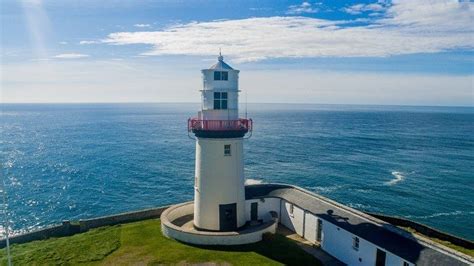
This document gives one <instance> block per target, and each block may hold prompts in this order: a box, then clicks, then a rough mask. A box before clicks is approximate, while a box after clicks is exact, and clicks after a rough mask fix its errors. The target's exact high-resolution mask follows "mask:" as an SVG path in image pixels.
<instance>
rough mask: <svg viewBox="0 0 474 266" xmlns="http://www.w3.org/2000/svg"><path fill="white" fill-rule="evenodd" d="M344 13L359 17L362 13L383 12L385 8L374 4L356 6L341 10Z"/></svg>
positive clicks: (379, 4)
mask: <svg viewBox="0 0 474 266" xmlns="http://www.w3.org/2000/svg"><path fill="white" fill-rule="evenodd" d="M342 10H343V11H344V12H346V13H349V14H351V15H359V14H362V13H363V12H369V11H371V12H381V11H383V10H385V7H384V5H383V4H381V3H374V4H356V5H352V6H349V7H345V8H343V9H342Z"/></svg>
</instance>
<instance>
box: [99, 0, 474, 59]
mask: <svg viewBox="0 0 474 266" xmlns="http://www.w3.org/2000/svg"><path fill="white" fill-rule="evenodd" d="M371 8H372V9H373V10H375V9H376V8H374V7H373V6H372V7H371ZM473 11H474V3H470V2H461V3H460V2H457V1H449V0H446V1H434V0H433V1H421V0H420V1H408V0H403V1H402V0H398V1H394V2H393V3H392V5H391V6H389V7H387V9H386V11H385V13H384V15H382V16H378V17H373V18H371V19H366V21H365V22H364V25H360V23H356V22H360V21H359V20H357V19H356V20H349V21H335V20H325V19H317V18H309V17H258V18H247V19H237V20H219V21H210V22H191V23H187V24H176V25H173V26H169V27H167V28H164V29H163V30H160V31H141V32H115V33H111V34H109V35H108V36H107V38H106V39H104V40H101V42H103V43H106V44H111V45H131V44H146V45H150V46H151V49H150V50H148V51H144V52H143V53H141V55H146V56H152V55H197V56H208V55H214V54H215V53H216V49H217V48H218V47H222V48H223V49H224V53H225V54H226V55H227V56H230V57H232V58H233V59H234V60H236V61H240V62H245V61H258V60H264V59H271V58H303V57H386V56H391V55H404V54H414V53H437V52H443V51H449V50H454V49H467V50H472V49H473V48H474V37H473V36H474V26H472V25H473V24H472V16H473V13H474V12H473Z"/></svg>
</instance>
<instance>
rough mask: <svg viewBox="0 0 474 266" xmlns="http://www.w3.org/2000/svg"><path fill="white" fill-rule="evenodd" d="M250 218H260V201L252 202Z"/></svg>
mask: <svg viewBox="0 0 474 266" xmlns="http://www.w3.org/2000/svg"><path fill="white" fill-rule="evenodd" d="M250 220H251V221H257V220H258V202H252V203H251V204H250Z"/></svg>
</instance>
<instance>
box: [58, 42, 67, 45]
mask: <svg viewBox="0 0 474 266" xmlns="http://www.w3.org/2000/svg"><path fill="white" fill-rule="evenodd" d="M59 44H62V45H66V44H67V42H59Z"/></svg>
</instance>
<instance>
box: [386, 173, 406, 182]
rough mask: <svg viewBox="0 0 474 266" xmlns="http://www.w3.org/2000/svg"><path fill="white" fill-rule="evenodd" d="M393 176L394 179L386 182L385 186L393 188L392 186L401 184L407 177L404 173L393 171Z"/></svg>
mask: <svg viewBox="0 0 474 266" xmlns="http://www.w3.org/2000/svg"><path fill="white" fill-rule="evenodd" d="M392 176H393V177H394V178H393V179H392V180H390V181H387V182H385V185H389V186H392V185H395V184H397V183H399V182H401V181H403V180H404V179H405V176H404V174H403V173H402V172H397V171H393V172H392Z"/></svg>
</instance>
